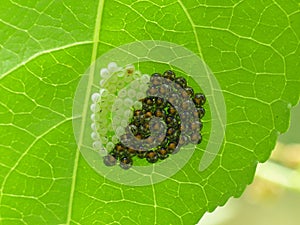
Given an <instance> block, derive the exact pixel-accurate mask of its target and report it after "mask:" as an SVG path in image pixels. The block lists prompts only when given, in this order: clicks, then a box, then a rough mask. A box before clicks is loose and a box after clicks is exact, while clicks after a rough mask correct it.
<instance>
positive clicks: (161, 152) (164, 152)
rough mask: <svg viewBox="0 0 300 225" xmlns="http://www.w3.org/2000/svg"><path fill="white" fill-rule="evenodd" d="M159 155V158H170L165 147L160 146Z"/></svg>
mask: <svg viewBox="0 0 300 225" xmlns="http://www.w3.org/2000/svg"><path fill="white" fill-rule="evenodd" d="M157 155H158V158H159V159H162V160H163V159H166V158H168V156H169V155H168V151H167V150H166V149H165V148H159V149H158V150H157Z"/></svg>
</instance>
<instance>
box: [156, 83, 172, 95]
mask: <svg viewBox="0 0 300 225" xmlns="http://www.w3.org/2000/svg"><path fill="white" fill-rule="evenodd" d="M158 91H159V93H160V94H162V95H164V94H167V93H169V92H170V87H169V86H168V85H166V84H162V85H160V87H159V89H158Z"/></svg>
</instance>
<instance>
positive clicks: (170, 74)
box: [163, 70, 176, 80]
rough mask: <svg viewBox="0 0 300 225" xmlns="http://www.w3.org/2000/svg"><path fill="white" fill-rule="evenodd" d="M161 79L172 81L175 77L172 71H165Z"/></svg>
mask: <svg viewBox="0 0 300 225" xmlns="http://www.w3.org/2000/svg"><path fill="white" fill-rule="evenodd" d="M163 77H164V78H166V79H169V80H174V79H175V77H176V75H175V73H174V72H173V71H172V70H167V71H165V72H164V74H163Z"/></svg>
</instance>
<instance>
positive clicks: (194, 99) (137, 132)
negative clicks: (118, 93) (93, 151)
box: [95, 70, 206, 169]
mask: <svg viewBox="0 0 300 225" xmlns="http://www.w3.org/2000/svg"><path fill="white" fill-rule="evenodd" d="M162 79H165V80H167V81H168V82H171V83H173V84H174V85H177V86H178V87H180V89H181V90H183V91H182V93H183V95H184V97H185V98H186V99H188V100H187V101H182V102H181V101H180V99H181V96H180V95H179V94H178V93H177V92H176V91H174V90H172V88H170V86H168V85H167V84H164V83H162V82H161V80H162ZM146 93H147V96H146V97H144V98H142V99H140V100H139V101H140V102H141V108H138V109H137V108H135V107H132V111H133V113H132V116H131V118H130V119H129V121H128V122H129V124H128V126H127V127H126V129H125V130H126V133H125V134H123V135H121V136H120V140H119V141H118V142H117V143H116V144H114V146H113V147H112V146H111V147H112V149H111V150H110V151H109V153H108V154H107V155H106V156H104V157H103V162H104V164H105V165H106V166H113V165H116V164H117V163H118V162H119V165H120V167H121V168H123V169H129V168H130V167H131V166H132V165H133V158H134V157H135V158H137V159H141V160H146V161H147V162H148V163H156V162H158V161H160V160H165V159H166V158H168V157H169V156H170V155H171V154H175V153H177V152H178V151H179V150H180V148H181V147H182V146H185V145H187V144H189V143H192V144H199V143H200V142H201V140H202V136H201V133H200V131H201V129H202V122H201V119H202V117H203V116H204V115H205V110H204V108H203V105H204V104H205V101H206V98H205V96H204V95H203V94H202V93H195V92H194V89H193V88H192V87H190V86H188V83H187V80H186V79H185V78H183V77H176V75H175V73H174V72H173V71H171V70H168V71H165V72H164V73H163V74H160V73H154V74H152V75H151V77H150V82H148V87H147V90H146ZM159 96H160V97H159ZM161 96H168V97H167V98H164V97H161ZM95 98H98V96H95ZM190 104H193V107H194V108H193V109H195V110H193V111H190V110H189V105H190ZM178 105H179V107H178ZM180 108H181V109H183V111H182V112H179V110H180ZM154 118H156V119H155V120H154ZM190 118H197V119H196V120H190ZM153 121H154V122H153ZM186 121H189V122H188V123H186ZM163 130H164V131H165V132H162V131H163ZM153 133H154V135H153ZM132 138H133V139H132ZM133 140H134V141H133ZM135 143H137V144H135ZM138 143H143V144H142V145H141V144H138ZM151 144H152V145H153V144H155V146H154V147H153V146H152V147H147V146H151Z"/></svg>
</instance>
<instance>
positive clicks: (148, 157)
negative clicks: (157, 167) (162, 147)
mask: <svg viewBox="0 0 300 225" xmlns="http://www.w3.org/2000/svg"><path fill="white" fill-rule="evenodd" d="M146 160H147V161H148V162H149V163H156V162H157V160H158V155H157V153H156V152H154V151H152V150H151V151H149V152H147V154H146Z"/></svg>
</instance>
